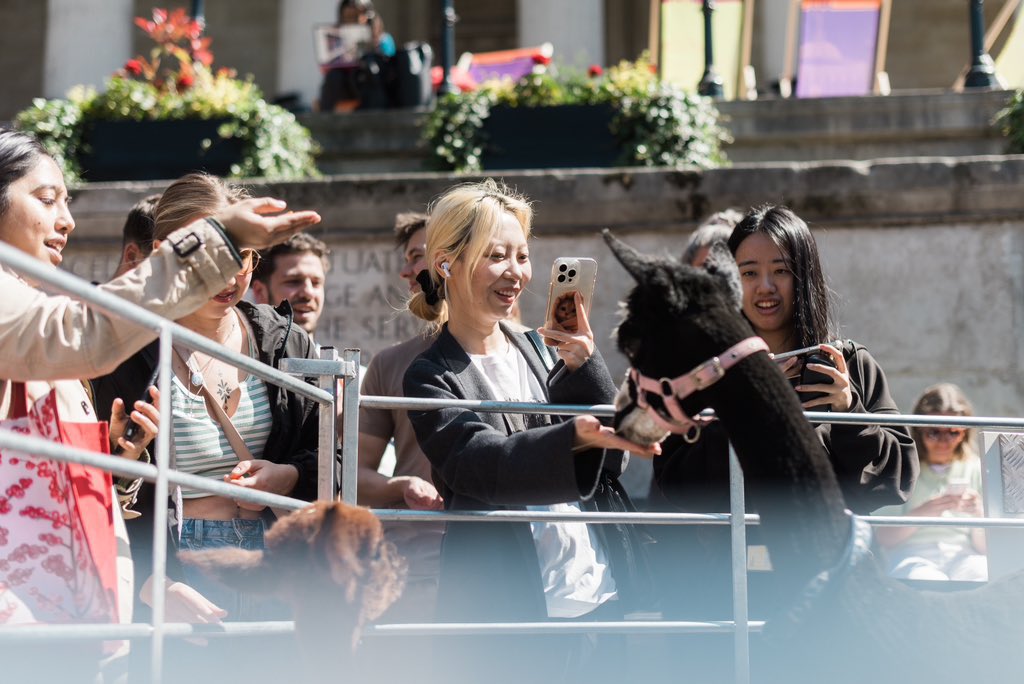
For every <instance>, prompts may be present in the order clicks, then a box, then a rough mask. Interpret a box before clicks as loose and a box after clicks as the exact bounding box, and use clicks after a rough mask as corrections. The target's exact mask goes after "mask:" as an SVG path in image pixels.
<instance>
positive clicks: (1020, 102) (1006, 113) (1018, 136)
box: [996, 90, 1024, 154]
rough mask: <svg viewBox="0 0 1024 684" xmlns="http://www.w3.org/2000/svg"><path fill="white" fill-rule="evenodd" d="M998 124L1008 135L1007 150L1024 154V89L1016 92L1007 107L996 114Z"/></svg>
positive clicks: (1011, 152) (1004, 133)
mask: <svg viewBox="0 0 1024 684" xmlns="http://www.w3.org/2000/svg"><path fill="white" fill-rule="evenodd" d="M996 125H997V126H999V128H1000V129H1001V130H1002V131H1003V135H1005V136H1006V139H1007V142H1008V145H1007V150H1006V151H1007V152H1008V153H1010V154H1024V90H1018V91H1017V92H1015V93H1014V94H1013V97H1011V98H1010V101H1009V102H1008V103H1007V104H1006V107H1005V108H1003V109H1002V110H1000V112H999V113H998V114H996Z"/></svg>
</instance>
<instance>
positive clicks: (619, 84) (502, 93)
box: [423, 57, 732, 172]
mask: <svg viewBox="0 0 1024 684" xmlns="http://www.w3.org/2000/svg"><path fill="white" fill-rule="evenodd" d="M570 104H577V105H587V104H610V105H612V106H613V107H614V109H615V112H616V113H615V116H614V118H613V120H612V122H611V132H612V133H613V134H614V135H615V137H616V138H617V139H618V141H619V144H620V145H621V147H622V150H623V152H622V157H621V158H620V160H619V161H620V163H621V164H622V165H624V166H671V167H694V166H695V167H698V168H714V167H717V166H721V165H722V164H724V163H726V157H725V153H724V152H723V151H722V144H723V143H727V142H731V140H732V139H731V137H730V136H729V133H728V132H727V131H726V130H725V129H724V128H723V127H722V126H721V125H720V124H719V114H718V109H717V108H716V107H715V106H714V103H713V102H712V101H711V100H710V99H708V98H704V97H700V96H696V95H691V94H689V93H684V92H683V91H682V90H679V89H677V88H675V87H673V86H671V85H670V84H668V83H665V82H662V81H660V80H659V79H658V77H657V76H656V74H655V73H654V70H653V68H652V66H651V64H650V62H649V61H648V60H647V59H646V58H644V57H641V58H640V59H639V60H638V61H636V62H622V63H621V64H619V65H618V66H615V67H612V68H610V69H608V70H607V71H606V72H605V71H603V70H601V69H598V68H596V67H591V70H590V73H589V75H586V76H584V75H581V74H574V73H570V74H569V75H568V76H565V77H562V78H559V77H556V76H555V75H553V74H552V73H551V72H550V71H548V70H547V69H545V68H543V67H539V68H538V69H536V70H535V72H534V73H532V74H529V75H527V76H525V77H523V78H522V79H520V80H519V81H518V82H517V83H512V82H511V81H510V80H504V81H488V82H486V83H484V84H482V85H481V87H480V88H479V89H477V90H475V91H473V92H468V93H459V94H450V95H446V96H445V97H442V98H440V99H439V100H438V102H437V105H436V107H435V109H434V111H433V112H432V113H431V115H430V117H429V118H428V119H427V122H426V125H425V126H424V130H423V138H424V140H425V141H426V143H427V146H428V149H429V150H430V164H431V166H432V167H433V168H435V169H450V170H455V171H466V172H475V171H480V170H481V156H482V155H483V152H484V149H485V147H486V145H487V140H486V139H485V133H484V132H483V128H484V123H485V122H486V120H487V117H488V116H489V115H490V111H491V107H493V106H495V105H505V106H509V107H553V106H558V105H570Z"/></svg>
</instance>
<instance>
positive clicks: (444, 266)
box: [441, 261, 452, 278]
mask: <svg viewBox="0 0 1024 684" xmlns="http://www.w3.org/2000/svg"><path fill="white" fill-rule="evenodd" d="M441 271H442V272H444V277H445V278H451V277H452V267H451V266H449V265H448V262H447V261H446V262H444V263H443V264H441Z"/></svg>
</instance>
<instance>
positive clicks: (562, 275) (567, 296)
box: [544, 257, 597, 347]
mask: <svg viewBox="0 0 1024 684" xmlns="http://www.w3.org/2000/svg"><path fill="white" fill-rule="evenodd" d="M596 283H597V262H596V261H594V260H593V259H588V258H586V257H558V258H557V259H555V262H554V263H553V264H551V285H550V287H549V288H548V306H547V315H546V316H545V318H544V327H545V328H548V329H550V330H563V331H565V332H569V333H573V334H575V333H576V331H577V330H578V328H577V326H576V302H575V299H574V297H573V293H575V292H579V293H580V295H582V297H583V308H584V309H585V310H586V312H587V314H588V315H589V314H590V311H591V304H592V303H593V299H594V286H595V285H596ZM544 344H546V345H548V346H551V347H554V346H557V345H558V341H557V340H553V339H551V338H548V337H545V338H544Z"/></svg>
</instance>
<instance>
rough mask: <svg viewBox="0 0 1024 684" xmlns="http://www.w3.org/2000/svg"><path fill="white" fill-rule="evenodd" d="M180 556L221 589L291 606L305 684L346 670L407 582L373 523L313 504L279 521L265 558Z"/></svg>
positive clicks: (249, 554) (336, 506) (349, 509)
mask: <svg viewBox="0 0 1024 684" xmlns="http://www.w3.org/2000/svg"><path fill="white" fill-rule="evenodd" d="M180 557H181V559H182V561H183V562H185V563H189V564H192V565H196V566H199V567H200V568H202V569H203V571H205V572H206V573H208V574H209V575H211V576H212V577H215V578H217V579H218V580H220V581H221V582H223V583H224V584H227V585H229V586H232V587H235V588H237V589H240V590H243V591H249V592H256V593H264V594H270V595H275V596H278V597H280V598H281V599H283V600H284V601H285V602H287V603H288V604H290V605H291V606H292V608H293V609H294V614H295V634H296V639H297V640H298V642H299V646H300V649H301V651H302V655H303V667H305V669H306V672H307V676H308V678H309V679H310V680H312V679H313V678H314V677H317V678H319V677H323V676H325V675H326V674H328V673H342V672H345V671H346V665H347V664H348V663H349V662H350V657H351V654H352V651H353V649H354V648H355V646H356V644H357V642H358V641H359V634H360V630H361V628H362V627H363V625H364V624H365V623H366V622H367V621H368V620H374V619H376V618H378V617H380V616H381V614H383V613H384V611H385V610H386V609H387V608H388V607H389V606H390V605H391V604H392V603H394V602H395V600H396V599H397V598H398V597H399V595H400V594H401V592H402V587H403V586H404V583H405V571H406V564H405V560H404V559H403V558H401V557H399V556H398V555H397V554H396V553H395V549H394V546H393V545H392V544H391V543H390V542H388V541H386V540H385V539H384V533H383V529H382V527H381V524H380V521H379V520H378V519H377V517H376V516H375V515H373V513H371V512H370V511H369V510H367V509H364V508H358V507H355V506H348V505H346V504H343V503H340V502H334V503H327V502H317V503H314V504H313V505H312V506H310V507H309V508H304V509H302V510H300V511H295V512H294V513H291V514H289V515H287V516H285V517H283V518H281V519H280V520H278V521H277V523H276V524H275V525H274V526H273V527H272V528H271V529H270V531H269V532H267V535H266V550H265V551H245V550H242V549H216V550H210V551H187V552H182V553H181V554H180ZM297 671H298V670H297ZM324 681H326V680H324Z"/></svg>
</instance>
